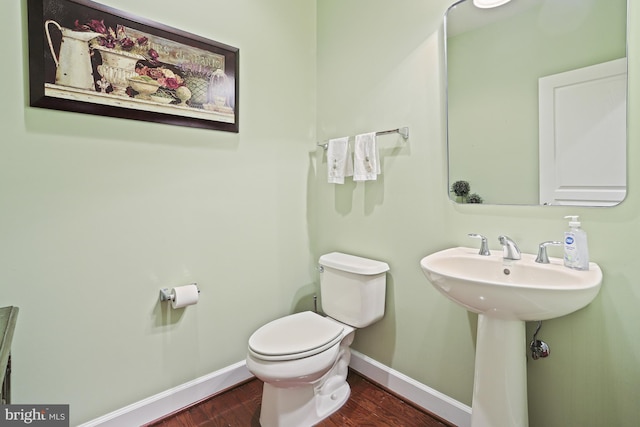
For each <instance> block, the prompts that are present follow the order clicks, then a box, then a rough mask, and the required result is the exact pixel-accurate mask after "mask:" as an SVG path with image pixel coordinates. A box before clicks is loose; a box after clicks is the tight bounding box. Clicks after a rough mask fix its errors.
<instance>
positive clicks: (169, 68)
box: [27, 0, 239, 132]
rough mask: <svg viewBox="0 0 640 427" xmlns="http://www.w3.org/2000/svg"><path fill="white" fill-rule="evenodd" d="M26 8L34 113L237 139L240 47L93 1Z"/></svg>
mask: <svg viewBox="0 0 640 427" xmlns="http://www.w3.org/2000/svg"><path fill="white" fill-rule="evenodd" d="M27 7H28V38H29V92H30V93H29V103H30V105H31V106H33V107H41V108H49V109H54V110H65V111H72V112H77V113H86V114H94V115H101V116H110V117H119V118H125V119H133V120H142V121H149V122H158V123H166V124H170V125H176V126H189V127H197V128H205V129H213V130H219V131H227V132H238V129H239V128H238V100H239V96H238V92H239V75H238V72H239V50H238V49H237V48H234V47H231V46H228V45H225V44H223V43H219V42H216V41H212V40H209V39H206V38H204V37H200V36H197V35H194V34H191V33H188V32H186V31H182V30H178V29H176V28H172V27H170V26H167V25H163V24H159V23H156V22H153V21H150V20H148V19H146V18H141V17H137V16H133V15H132V14H129V13H126V12H123V11H120V10H116V9H114V8H111V7H108V6H105V5H101V4H99V3H95V2H93V1H89V0H28V3H27ZM63 39H64V42H63ZM63 46H64V47H63ZM56 49H57V51H56ZM132 62H133V64H134V65H133V67H134V68H133V71H132V69H131V63H132ZM145 67H146V68H145ZM136 70H137V71H136ZM134 87H135V88H134ZM154 87H157V89H156V90H155V91H154V92H152V93H150V92H151V91H153V90H154ZM147 89H149V90H147Z"/></svg>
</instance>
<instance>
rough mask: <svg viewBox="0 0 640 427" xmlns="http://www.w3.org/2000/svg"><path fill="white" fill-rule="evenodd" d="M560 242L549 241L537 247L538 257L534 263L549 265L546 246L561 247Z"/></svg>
mask: <svg viewBox="0 0 640 427" xmlns="http://www.w3.org/2000/svg"><path fill="white" fill-rule="evenodd" d="M562 245H563V243H562V242H558V241H555V240H550V241H548V242H542V243H540V245H539V246H538V256H537V257H536V262H537V263H540V264H549V257H548V256H547V246H562Z"/></svg>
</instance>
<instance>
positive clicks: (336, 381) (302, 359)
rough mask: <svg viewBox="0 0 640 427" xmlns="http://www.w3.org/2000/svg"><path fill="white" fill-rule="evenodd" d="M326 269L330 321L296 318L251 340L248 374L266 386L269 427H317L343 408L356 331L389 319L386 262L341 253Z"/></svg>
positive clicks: (263, 420) (264, 420)
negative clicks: (384, 318) (386, 315)
mask: <svg viewBox="0 0 640 427" xmlns="http://www.w3.org/2000/svg"><path fill="white" fill-rule="evenodd" d="M319 264H320V272H321V273H320V274H321V277H320V292H321V296H322V306H323V309H324V311H325V313H326V314H327V315H326V316H322V315H319V314H317V313H314V312H311V311H305V312H301V313H296V314H291V315H288V316H285V317H282V318H280V319H276V320H273V321H271V322H269V323H267V324H266V325H264V326H262V327H261V328H259V329H258V330H257V331H255V332H254V333H253V334H252V335H251V337H250V338H249V345H248V347H249V348H248V352H247V359H246V362H247V368H248V369H249V371H250V372H252V373H253V374H254V375H255V376H256V377H257V378H259V379H260V380H262V381H263V382H264V386H263V393H262V405H261V410H260V424H261V426H262V427H307V426H312V425H314V424H316V423H318V422H320V421H321V420H323V419H325V418H327V417H328V416H329V415H331V414H332V413H334V412H335V411H337V410H338V409H340V407H342V405H344V403H345V402H346V401H347V400H348V398H349V395H350V388H349V384H348V383H347V373H348V367H349V361H350V359H351V350H350V346H351V343H352V342H353V338H354V335H355V329H356V327H358V328H361V327H365V326H368V325H369V324H371V323H374V322H376V321H378V320H379V319H380V318H382V316H383V315H384V300H385V289H386V271H388V270H389V266H388V265H387V264H386V263H384V262H381V261H375V260H370V259H367V258H361V257H357V256H354V255H347V254H342V253H338V252H333V253H331V254H327V255H323V256H322V257H320V262H319Z"/></svg>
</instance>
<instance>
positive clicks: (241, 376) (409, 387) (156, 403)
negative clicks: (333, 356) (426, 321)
mask: <svg viewBox="0 0 640 427" xmlns="http://www.w3.org/2000/svg"><path fill="white" fill-rule="evenodd" d="M349 366H350V367H351V368H352V369H354V370H356V371H358V372H359V373H361V374H362V375H363V376H364V377H366V378H370V379H371V380H372V381H375V382H376V383H378V384H380V385H382V386H383V387H385V388H387V389H389V390H390V391H392V392H394V393H395V394H397V395H398V396H400V397H401V398H402V399H404V400H407V401H409V402H411V403H413V404H414V405H416V406H418V407H420V408H423V409H425V410H426V411H429V412H431V413H433V414H435V415H437V416H439V417H440V418H442V419H444V420H446V421H448V422H450V423H452V424H454V425H456V426H459V427H469V426H470V425H471V408H470V407H468V406H467V405H464V404H462V403H460V402H458V401H457V400H455V399H452V398H450V397H449V396H447V395H445V394H443V393H440V392H439V391H437V390H434V389H432V388H431V387H428V386H426V385H424V384H422V383H419V382H418V381H416V380H414V379H412V378H409V377H408V376H406V375H404V374H402V373H400V372H398V371H396V370H394V369H391V368H389V367H388V366H385V365H383V364H382V363H380V362H378V361H376V360H374V359H372V358H370V357H368V356H365V355H364V354H362V353H359V352H357V351H355V350H351V363H350V364H349ZM252 377H253V375H252V374H251V372H249V370H248V369H247V366H246V364H245V362H244V361H242V362H238V363H235V364H233V365H231V366H228V367H226V368H223V369H220V370H219V371H216V372H212V373H210V374H208V375H205V376H202V377H200V378H196V379H195V380H193V381H189V382H187V383H184V384H182V385H179V386H177V387H174V388H171V389H169V390H167V391H164V392H162V393H159V394H156V395H155V396H151V397H149V398H147V399H143V400H141V401H139V402H136V403H133V404H131V405H128V406H125V407H124V408H121V409H118V410H116V411H114V412H111V413H109V414H106V415H103V416H102V417H99V418H96V419H94V420H91V421H88V422H86V423H84V424H81V425H80V426H78V427H120V426H123V425H127V426H133V425H138V426H139V425H142V424H146V423H150V422H151V421H154V420H157V419H159V418H162V417H164V416H166V415H168V414H170V413H172V412H175V411H177V410H179V409H182V408H184V407H187V406H189V405H192V404H194V403H196V402H198V401H200V400H202V399H205V398H207V397H209V396H211V395H213V394H215V393H218V392H221V391H223V390H226V389H228V388H230V387H233V386H235V385H237V384H240V383H242V382H244V381H246V380H248V379H250V378H252Z"/></svg>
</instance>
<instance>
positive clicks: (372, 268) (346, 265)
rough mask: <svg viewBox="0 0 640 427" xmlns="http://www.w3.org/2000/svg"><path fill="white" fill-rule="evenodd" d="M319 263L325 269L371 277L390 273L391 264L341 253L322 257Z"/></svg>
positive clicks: (332, 253)
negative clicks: (329, 268) (386, 272)
mask: <svg viewBox="0 0 640 427" xmlns="http://www.w3.org/2000/svg"><path fill="white" fill-rule="evenodd" d="M319 263H320V265H322V266H324V267H331V268H335V269H336V270H342V271H347V272H349V273H355V274H366V275H371V274H380V273H384V272H385V271H389V264H387V263H386V262H382V261H376V260H373V259H369V258H362V257H359V256H355V255H349V254H343V253H341V252H331V253H329V254H325V255H322V256H321V257H320V261H319Z"/></svg>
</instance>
